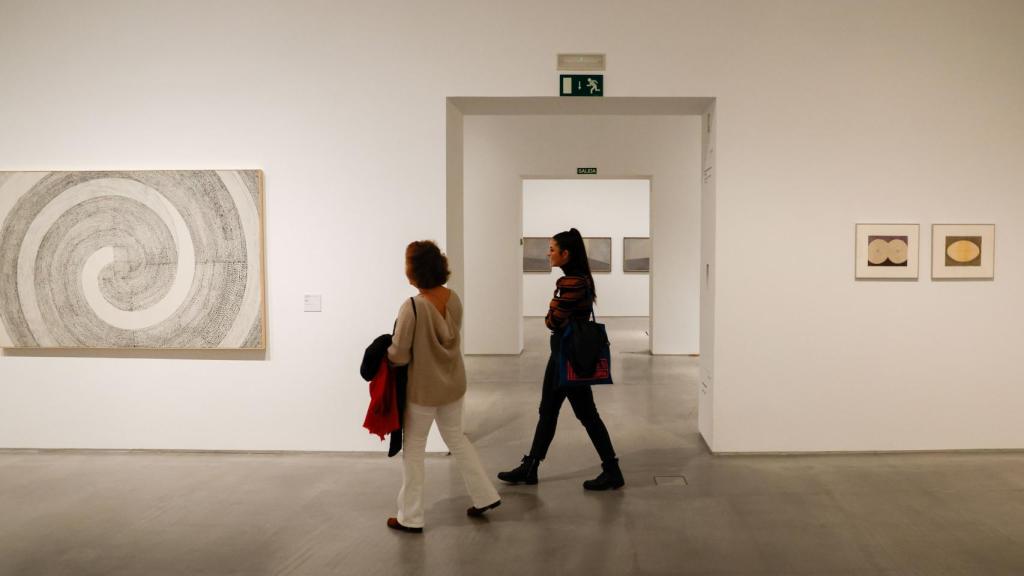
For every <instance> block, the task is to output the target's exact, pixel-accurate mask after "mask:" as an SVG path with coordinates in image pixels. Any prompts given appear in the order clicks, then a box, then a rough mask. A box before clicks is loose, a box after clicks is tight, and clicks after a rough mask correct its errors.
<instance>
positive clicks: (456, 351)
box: [388, 290, 466, 406]
mask: <svg viewBox="0 0 1024 576" xmlns="http://www.w3.org/2000/svg"><path fill="white" fill-rule="evenodd" d="M413 302H415V303H416V314H415V315H414V314H413V310H412V305H413ZM461 329H462V301H461V300H459V295H458V294H456V293H455V291H454V290H453V291H452V294H451V297H449V298H448V304H447V306H446V311H445V317H442V316H441V313H440V312H438V310H437V308H436V307H434V305H433V304H431V303H430V301H429V300H427V299H426V298H424V297H423V296H422V295H417V296H416V297H414V298H413V299H412V300H408V299H406V301H405V302H404V303H403V304H402V307H401V308H400V309H399V310H398V324H397V325H396V326H395V335H394V338H392V341H391V347H390V348H388V359H389V360H391V363H392V364H396V365H399V366H402V365H404V364H409V387H408V392H407V399H408V401H409V402H412V403H413V404H419V405H421V406H443V405H445V404H450V403H452V402H455V401H456V400H458V399H459V398H462V396H463V395H464V394H465V393H466V365H465V364H464V363H463V361H462V342H461V337H460V335H459V332H460V330H461Z"/></svg>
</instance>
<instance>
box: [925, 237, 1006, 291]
mask: <svg viewBox="0 0 1024 576" xmlns="http://www.w3.org/2000/svg"><path fill="white" fill-rule="evenodd" d="M995 253H996V225H995V224H933V225H932V278H935V279H949V278H954V279H955V278H970V279H979V278H980V279H991V278H993V277H994V273H995Z"/></svg>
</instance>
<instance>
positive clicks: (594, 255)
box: [583, 238, 612, 273]
mask: <svg viewBox="0 0 1024 576" xmlns="http://www.w3.org/2000/svg"><path fill="white" fill-rule="evenodd" d="M583 245H584V246H585V247H586V249H587V259H588V260H590V271H591V272H593V273H596V272H611V271H612V239H611V238H584V239H583Z"/></svg>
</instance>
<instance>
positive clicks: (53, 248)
mask: <svg viewBox="0 0 1024 576" xmlns="http://www.w3.org/2000/svg"><path fill="white" fill-rule="evenodd" d="M263 221H264V214H263V173H262V172H261V171H259V170H174V171H119V172H0V346H2V347H5V348H87V349H108V348H109V349H125V348H128V349H174V350H198V349H230V350H247V349H248V350H261V349H265V348H266V341H267V340H266V338H267V333H266V304H265V298H264V292H265V291H264V289H265V278H264V271H265V267H264V238H263Z"/></svg>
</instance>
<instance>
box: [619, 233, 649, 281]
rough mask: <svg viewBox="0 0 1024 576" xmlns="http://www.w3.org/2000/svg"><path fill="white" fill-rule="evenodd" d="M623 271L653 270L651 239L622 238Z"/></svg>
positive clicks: (642, 271) (643, 271)
mask: <svg viewBox="0 0 1024 576" xmlns="http://www.w3.org/2000/svg"><path fill="white" fill-rule="evenodd" d="M622 271H623V272H627V273H630V272H632V273H647V272H650V271H651V239H650V238H634V237H628V236H627V237H626V238H623V239H622Z"/></svg>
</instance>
